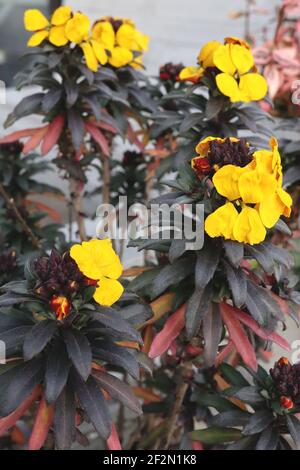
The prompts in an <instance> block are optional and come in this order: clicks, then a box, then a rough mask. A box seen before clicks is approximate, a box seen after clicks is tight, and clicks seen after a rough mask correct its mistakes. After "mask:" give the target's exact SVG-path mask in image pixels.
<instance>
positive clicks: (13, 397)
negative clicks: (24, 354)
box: [0, 359, 43, 417]
mask: <svg viewBox="0 0 300 470" xmlns="http://www.w3.org/2000/svg"><path fill="white" fill-rule="evenodd" d="M42 366H43V363H42V361H41V360H40V359H34V360H31V361H28V362H24V363H22V364H19V365H17V366H15V367H13V368H11V369H9V370H8V371H7V372H4V373H3V374H1V375H0V395H1V401H0V417H4V416H8V415H9V414H10V413H12V412H13V411H15V410H16V409H17V408H18V406H20V404H21V403H22V402H23V401H24V400H25V398H27V397H28V396H29V395H30V394H31V393H32V392H33V390H34V389H35V387H36V386H37V385H38V384H39V383H40V381H41V379H42V371H43V370H42Z"/></svg>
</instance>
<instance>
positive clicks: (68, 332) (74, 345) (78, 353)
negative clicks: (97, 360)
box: [63, 328, 92, 380]
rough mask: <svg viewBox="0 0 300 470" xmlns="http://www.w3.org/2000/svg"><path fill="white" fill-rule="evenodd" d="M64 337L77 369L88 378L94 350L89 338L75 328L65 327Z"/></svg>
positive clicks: (82, 375) (84, 378) (84, 377)
mask: <svg viewBox="0 0 300 470" xmlns="http://www.w3.org/2000/svg"><path fill="white" fill-rule="evenodd" d="M63 338H64V340H65V344H66V347H67V351H68V355H69V357H70V359H71V361H72V363H73V365H74V367H75V369H76V370H77V372H78V373H79V374H80V376H81V377H82V378H83V380H86V379H87V378H88V376H89V375H90V372H91V365H92V352H91V348H90V345H89V342H88V340H87V338H86V337H85V336H84V335H83V334H82V333H81V332H80V331H79V330H76V329H75V328H72V329H70V328H68V329H64V330H63Z"/></svg>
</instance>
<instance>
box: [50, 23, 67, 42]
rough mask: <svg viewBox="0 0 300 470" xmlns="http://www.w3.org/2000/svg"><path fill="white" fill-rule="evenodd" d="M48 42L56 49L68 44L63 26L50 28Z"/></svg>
mask: <svg viewBox="0 0 300 470" xmlns="http://www.w3.org/2000/svg"><path fill="white" fill-rule="evenodd" d="M49 41H50V42H51V44H53V45H54V46H57V47H61V46H65V45H66V44H68V42H69V40H68V38H67V36H66V33H65V26H64V25H63V26H52V28H51V29H50V33H49Z"/></svg>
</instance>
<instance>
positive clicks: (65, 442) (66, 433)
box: [54, 385, 76, 450]
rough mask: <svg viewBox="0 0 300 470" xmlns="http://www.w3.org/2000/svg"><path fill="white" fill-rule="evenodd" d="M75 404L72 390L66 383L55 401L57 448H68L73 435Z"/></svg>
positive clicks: (74, 429)
mask: <svg viewBox="0 0 300 470" xmlns="http://www.w3.org/2000/svg"><path fill="white" fill-rule="evenodd" d="M75 417H76V404H75V397H74V392H73V390H72V388H71V386H69V385H67V386H66V387H65V388H64V389H63V391H62V392H61V394H60V395H59V397H58V399H57V401H56V403H55V414H54V430H55V444H56V447H57V449H58V450H65V449H70V447H71V444H72V442H73V440H74V437H75V431H76V428H75Z"/></svg>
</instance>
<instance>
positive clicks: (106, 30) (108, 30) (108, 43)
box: [92, 21, 115, 50]
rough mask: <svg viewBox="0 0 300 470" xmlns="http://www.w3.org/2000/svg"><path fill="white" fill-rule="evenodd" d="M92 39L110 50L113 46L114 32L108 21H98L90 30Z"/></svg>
mask: <svg viewBox="0 0 300 470" xmlns="http://www.w3.org/2000/svg"><path fill="white" fill-rule="evenodd" d="M92 38H93V39H95V40H96V41H98V42H100V43H101V44H102V45H103V46H104V47H105V48H107V49H109V50H111V49H113V47H114V45H115V32H114V28H113V27H112V24H111V23H110V22H109V21H98V22H97V23H96V24H95V26H94V27H93V30H92Z"/></svg>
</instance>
